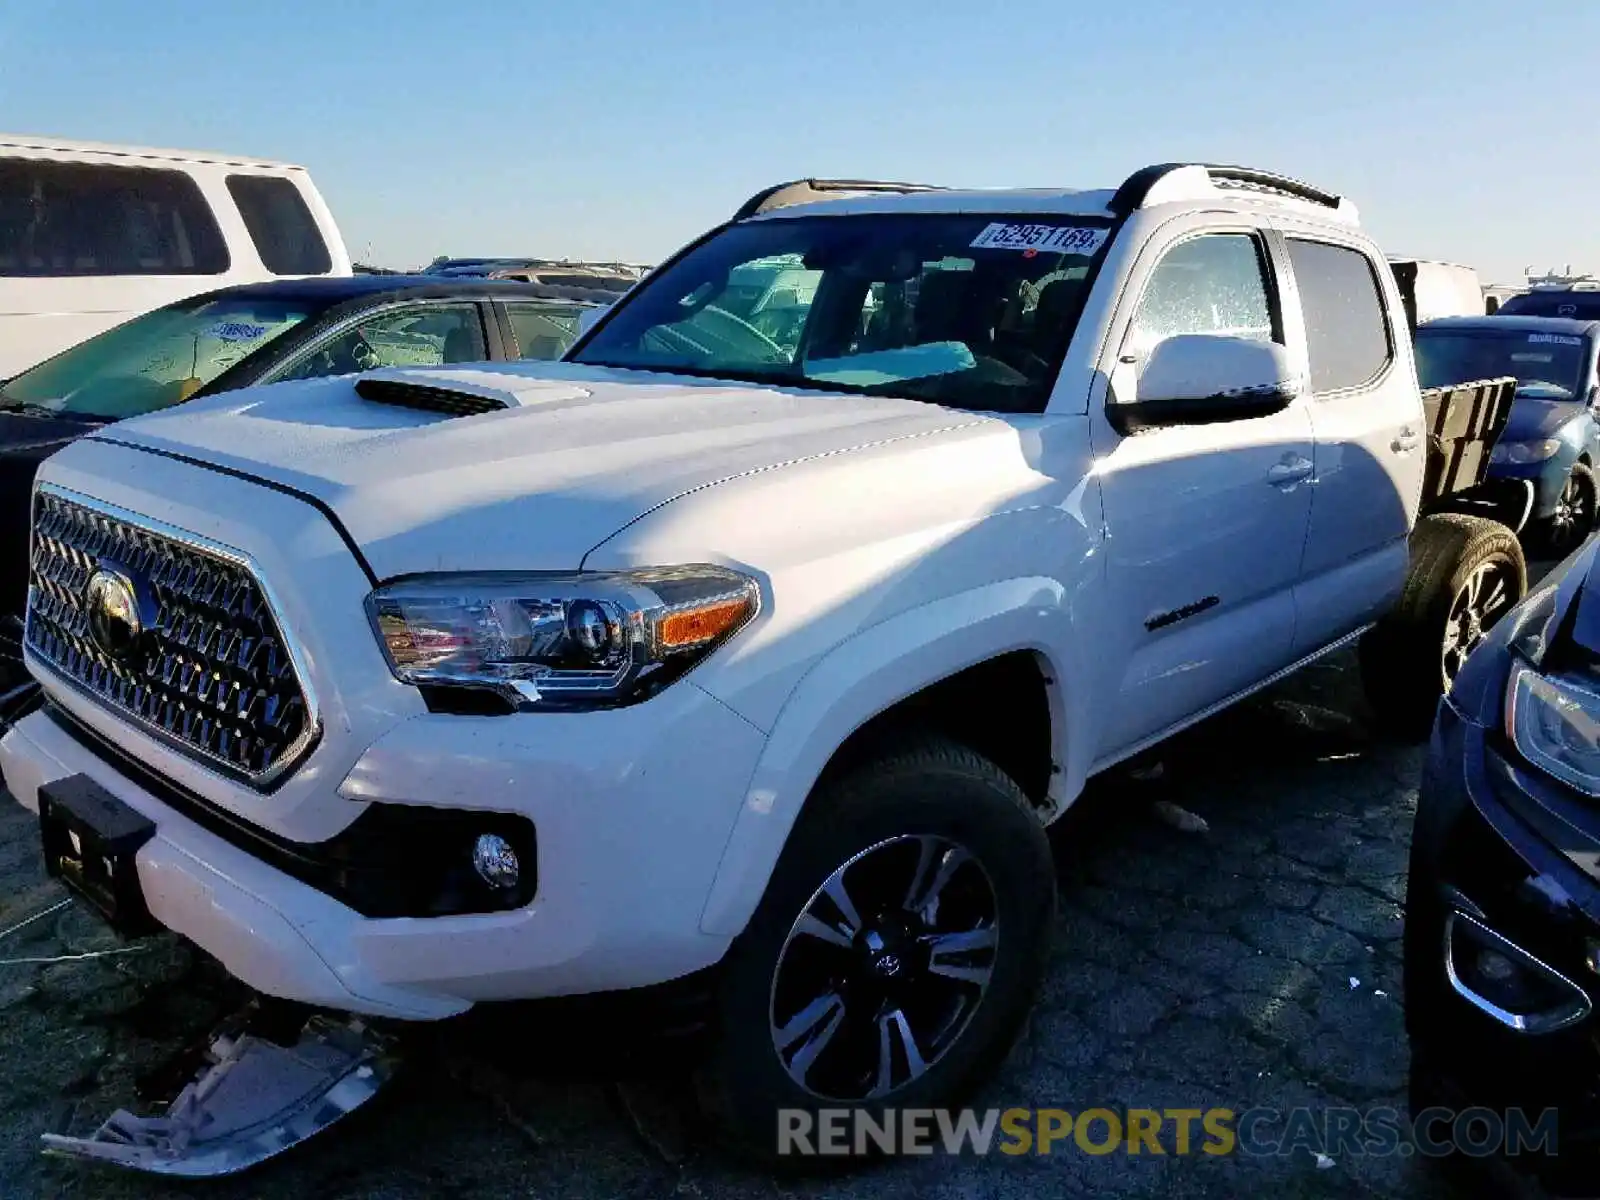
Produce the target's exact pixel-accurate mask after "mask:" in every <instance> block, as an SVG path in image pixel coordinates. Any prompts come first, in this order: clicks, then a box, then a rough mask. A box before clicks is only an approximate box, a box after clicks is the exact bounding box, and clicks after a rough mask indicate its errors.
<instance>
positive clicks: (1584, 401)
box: [1416, 293, 1600, 558]
mask: <svg viewBox="0 0 1600 1200" xmlns="http://www.w3.org/2000/svg"><path fill="white" fill-rule="evenodd" d="M1563 294H1564V293H1563ZM1584 294H1585V295H1587V293H1584ZM1595 299H1596V301H1597V302H1600V293H1596V294H1595ZM1596 312H1597V315H1600V305H1597V309H1596ZM1416 350H1417V355H1416V357H1417V376H1418V378H1419V380H1420V382H1421V383H1422V386H1423V387H1425V388H1427V387H1449V386H1452V385H1454V384H1459V383H1467V382H1470V381H1474V380H1480V379H1498V378H1502V377H1504V376H1508V375H1509V376H1515V377H1516V380H1517V397H1516V402H1515V403H1514V404H1513V405H1512V409H1511V416H1510V419H1509V420H1508V421H1507V423H1506V427H1505V431H1504V432H1503V433H1501V435H1500V440H1499V441H1498V442H1497V443H1496V444H1495V447H1494V449H1493V451H1492V452H1491V457H1490V460H1489V479H1490V480H1499V481H1501V482H1502V483H1503V484H1504V485H1505V487H1504V489H1503V490H1504V491H1505V492H1506V493H1507V494H1508V498H1509V499H1510V500H1511V501H1512V504H1511V505H1510V507H1511V508H1513V509H1514V510H1515V511H1513V512H1511V513H1509V514H1508V518H1507V519H1508V521H1509V522H1510V523H1511V524H1512V525H1513V526H1514V527H1516V528H1517V529H1518V530H1519V531H1522V530H1526V532H1527V533H1528V534H1529V535H1530V536H1529V538H1528V541H1529V542H1530V549H1531V550H1532V551H1534V552H1535V553H1537V554H1542V555H1544V556H1547V557H1551V558H1562V557H1564V556H1566V555H1567V554H1569V553H1571V552H1572V550H1573V549H1575V548H1576V547H1577V546H1578V544H1579V543H1581V542H1582V541H1583V539H1584V538H1585V537H1587V536H1588V534H1589V531H1590V530H1591V529H1592V528H1593V527H1594V523H1595V516H1596V512H1597V509H1600V489H1597V485H1596V479H1595V470H1596V465H1597V464H1600V421H1597V420H1596V418H1595V404H1596V400H1597V399H1600V390H1597V383H1600V376H1597V375H1596V354H1597V350H1600V320H1572V319H1568V318H1560V317H1529V316H1515V315H1511V316H1507V315H1505V309H1503V308H1502V309H1501V311H1500V313H1499V314H1497V315H1495V316H1492V317H1444V318H1441V319H1440V320H1437V321H1429V322H1427V323H1426V324H1424V325H1422V326H1420V327H1419V328H1418V329H1417V334H1416Z"/></svg>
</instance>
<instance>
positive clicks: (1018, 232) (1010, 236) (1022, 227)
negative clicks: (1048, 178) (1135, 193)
mask: <svg viewBox="0 0 1600 1200" xmlns="http://www.w3.org/2000/svg"><path fill="white" fill-rule="evenodd" d="M1110 232H1111V231H1110V230H1109V229H1105V228H1100V227H1097V226H1093V225H1033V224H1022V223H1013V222H1007V221H996V222H994V223H993V224H991V225H989V226H987V227H986V228H985V229H984V231H983V232H982V233H980V234H979V235H978V236H977V237H976V238H974V239H973V241H972V249H974V250H1044V251H1049V252H1052V253H1055V254H1082V255H1084V256H1085V257H1087V256H1088V255H1091V254H1093V253H1094V252H1095V251H1096V250H1098V249H1100V247H1101V246H1103V245H1104V244H1105V240H1106V238H1107V236H1109V234H1110Z"/></svg>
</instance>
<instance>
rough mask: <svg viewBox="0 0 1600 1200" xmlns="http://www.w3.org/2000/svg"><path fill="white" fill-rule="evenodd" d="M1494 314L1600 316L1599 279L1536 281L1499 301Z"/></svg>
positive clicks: (1578, 318) (1587, 318) (1579, 318)
mask: <svg viewBox="0 0 1600 1200" xmlns="http://www.w3.org/2000/svg"><path fill="white" fill-rule="evenodd" d="M1497 315H1499V316H1503V317H1568V318H1570V319H1572V320H1575V321H1596V320H1600V283H1590V282H1586V281H1585V282H1578V281H1574V282H1571V283H1567V284H1562V285H1557V286H1551V285H1547V284H1536V285H1534V286H1533V287H1531V288H1529V289H1528V290H1527V291H1525V292H1523V293H1521V294H1520V295H1516V296H1511V297H1509V298H1507V299H1506V300H1505V301H1503V302H1502V303H1501V305H1500V308H1499V310H1498V312H1497Z"/></svg>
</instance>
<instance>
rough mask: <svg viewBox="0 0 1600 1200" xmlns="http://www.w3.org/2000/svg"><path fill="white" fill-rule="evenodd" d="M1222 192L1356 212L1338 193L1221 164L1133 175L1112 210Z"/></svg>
mask: <svg viewBox="0 0 1600 1200" xmlns="http://www.w3.org/2000/svg"><path fill="white" fill-rule="evenodd" d="M1219 191H1244V192H1259V193H1263V194H1265V195H1270V196H1285V197H1288V198H1290V199H1293V200H1303V201H1305V202H1307V203H1309V204H1315V205H1317V206H1319V207H1321V208H1327V209H1331V210H1332V211H1333V212H1334V213H1335V214H1337V215H1338V216H1340V217H1342V218H1344V219H1346V220H1349V221H1352V222H1353V221H1354V220H1355V219H1356V208H1355V205H1353V204H1352V203H1351V202H1350V201H1349V200H1347V199H1345V198H1344V197H1343V196H1340V195H1338V194H1337V193H1335V192H1329V191H1325V190H1323V189H1322V188H1319V187H1315V186H1313V185H1312V184H1309V183H1305V182H1303V181H1301V180H1299V179H1293V178H1291V177H1290V176H1288V175H1279V174H1277V173H1276V172H1273V171H1262V170H1258V169H1257V168H1255V167H1229V166H1223V165H1220V164H1217V163H1157V164H1155V165H1153V166H1148V167H1142V168H1140V169H1139V170H1137V171H1135V172H1134V173H1133V174H1132V175H1129V176H1128V178H1127V179H1125V180H1124V181H1123V183H1122V186H1121V187H1119V188H1118V189H1117V191H1116V194H1115V195H1114V196H1112V198H1111V203H1110V205H1109V206H1108V207H1109V208H1110V209H1111V211H1112V212H1113V213H1115V214H1116V215H1118V216H1126V215H1127V214H1128V213H1131V212H1133V211H1134V210H1135V209H1139V208H1148V207H1151V206H1153V205H1156V204H1161V203H1164V202H1166V201H1169V200H1189V199H1198V198H1199V197H1201V196H1207V195H1212V196H1214V195H1215V194H1216V193H1217V192H1219Z"/></svg>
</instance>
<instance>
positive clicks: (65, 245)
mask: <svg viewBox="0 0 1600 1200" xmlns="http://www.w3.org/2000/svg"><path fill="white" fill-rule="evenodd" d="M227 269H228V247H227V243H226V242H225V241H223V238H222V232H221V230H219V229H218V228H217V221H216V218H215V217H214V216H213V215H212V212H211V208H210V206H209V205H207V204H206V201H205V197H204V196H202V195H201V194H200V189H199V188H198V187H196V186H195V182H194V180H192V179H190V178H189V176H187V175H185V174H184V173H183V172H182V171H171V170H161V169H157V168H152V167H108V166H99V165H95V164H91V163H68V162H50V161H41V160H35V159H25V158H0V276H13V277H15V276H57V275H221V274H222V273H223V272H224V271H226V270H227Z"/></svg>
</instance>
